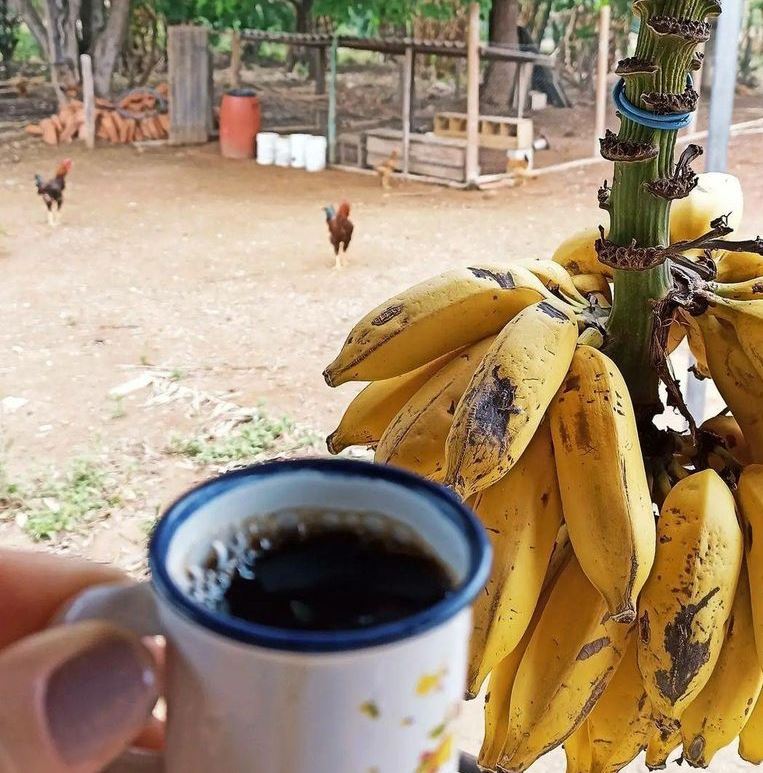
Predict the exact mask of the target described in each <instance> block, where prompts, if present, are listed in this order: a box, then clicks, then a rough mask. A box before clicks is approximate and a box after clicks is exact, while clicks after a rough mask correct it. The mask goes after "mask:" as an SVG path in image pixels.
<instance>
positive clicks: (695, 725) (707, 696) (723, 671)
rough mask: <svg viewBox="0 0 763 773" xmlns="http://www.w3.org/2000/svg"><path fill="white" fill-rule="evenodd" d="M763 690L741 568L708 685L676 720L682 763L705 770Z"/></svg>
mask: <svg viewBox="0 0 763 773" xmlns="http://www.w3.org/2000/svg"><path fill="white" fill-rule="evenodd" d="M761 687H763V670H761V666H760V663H759V662H758V656H757V653H756V651H755V633H754V628H753V623H752V605H751V602H750V584H749V582H748V578H747V572H746V571H745V570H744V569H743V570H742V573H741V575H740V577H739V584H738V586H737V593H736V598H735V599H734V606H733V607H732V609H731V615H730V617H729V619H728V622H727V623H726V636H725V639H724V641H723V647H722V648H721V654H720V656H719V658H718V662H717V663H716V664H715V668H714V669H713V673H712V675H711V677H710V679H709V680H708V682H707V684H706V685H705V686H704V687H703V688H702V691H701V692H700V693H699V695H697V697H696V698H695V699H694V700H693V701H692V702H691V703H690V704H689V705H688V706H687V707H686V710H685V711H684V712H683V714H682V715H681V737H682V739H683V747H684V759H685V760H686V762H688V763H689V764H690V765H692V766H693V767H696V768H706V767H708V766H709V765H710V763H711V762H712V759H713V757H714V756H715V754H716V753H717V752H718V751H720V750H721V749H723V748H724V747H725V746H728V744H730V743H731V742H732V741H733V740H734V739H735V738H736V737H737V736H738V735H739V733H740V732H741V730H742V728H743V727H744V726H745V723H746V722H747V719H748V717H749V715H750V712H751V711H752V709H753V707H754V706H755V702H756V701H757V700H758V696H759V695H760V690H761Z"/></svg>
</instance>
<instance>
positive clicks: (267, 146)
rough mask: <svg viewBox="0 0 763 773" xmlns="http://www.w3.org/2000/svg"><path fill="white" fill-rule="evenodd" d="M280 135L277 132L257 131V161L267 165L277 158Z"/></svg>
mask: <svg viewBox="0 0 763 773" xmlns="http://www.w3.org/2000/svg"><path fill="white" fill-rule="evenodd" d="M277 139H278V135H277V134H276V133H275V132H258V133H257V163H258V164H263V165H265V166H267V165H269V164H272V163H273V162H274V161H275V160H276V140H277Z"/></svg>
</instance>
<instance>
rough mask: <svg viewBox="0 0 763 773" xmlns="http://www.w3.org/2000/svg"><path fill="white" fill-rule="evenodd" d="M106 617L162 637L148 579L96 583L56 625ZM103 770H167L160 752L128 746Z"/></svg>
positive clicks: (142, 772) (161, 772)
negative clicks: (129, 581) (132, 581)
mask: <svg viewBox="0 0 763 773" xmlns="http://www.w3.org/2000/svg"><path fill="white" fill-rule="evenodd" d="M83 620H105V621H106V622H109V623H114V624H115V625H118V626H120V627H121V628H125V629H127V630H128V631H131V632H132V633H134V634H136V635H137V636H158V635H161V634H162V632H163V631H162V625H161V622H160V621H159V613H158V610H157V608H156V601H155V600H154V595H153V592H152V590H151V586H150V585H149V584H148V583H147V582H140V583H110V584H107V585H95V586H93V587H92V588H88V589H87V590H85V591H83V592H82V593H80V595H79V596H77V597H75V598H74V600H73V601H71V602H70V603H69V604H68V605H67V606H66V607H65V608H64V609H63V610H62V611H61V612H60V613H59V614H58V615H57V616H56V618H55V619H54V621H53V624H55V625H61V624H63V625H67V624H71V623H79V622H81V621H83ZM103 773H164V760H163V755H162V754H161V753H160V752H155V751H152V750H149V749H128V750H127V751H125V752H124V753H123V754H121V755H120V756H119V758H118V759H116V760H115V761H114V762H112V763H111V765H109V766H108V767H107V768H105V769H104V772H103Z"/></svg>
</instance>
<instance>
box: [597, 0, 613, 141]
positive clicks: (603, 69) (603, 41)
mask: <svg viewBox="0 0 763 773" xmlns="http://www.w3.org/2000/svg"><path fill="white" fill-rule="evenodd" d="M611 18H612V9H611V7H610V5H609V3H606V4H604V5H602V6H601V8H600V9H599V54H598V57H597V60H596V119H595V121H594V129H593V153H594V155H596V154H597V153H598V152H599V138H601V137H603V136H604V129H605V126H606V121H607V100H608V99H609V89H608V88H607V75H608V73H609V27H610V20H611Z"/></svg>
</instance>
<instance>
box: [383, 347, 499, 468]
mask: <svg viewBox="0 0 763 773" xmlns="http://www.w3.org/2000/svg"><path fill="white" fill-rule="evenodd" d="M494 340H495V336H490V337H488V338H486V339H484V340H482V341H480V342H478V343H476V344H473V345H472V346H469V347H467V348H466V349H464V350H463V351H461V353H460V354H458V355H457V356H456V357H455V358H454V359H452V360H451V361H450V362H448V363H447V364H446V365H444V366H443V367H442V368H440V369H439V370H438V371H437V372H436V373H435V374H434V375H433V376H432V377H431V378H429V379H428V380H427V381H426V382H425V383H424V385H423V386H421V387H420V388H419V389H418V390H417V391H416V392H415V393H414V394H413V395H412V396H411V397H410V398H409V399H408V401H407V402H406V403H405V404H404V405H403V407H402V408H401V409H400V410H399V411H398V412H397V414H396V415H395V417H394V418H393V419H392V421H391V422H390V423H389V425H388V426H387V429H386V430H385V431H384V433H383V434H382V436H381V438H380V440H379V443H378V445H377V446H376V454H375V457H374V458H375V460H376V461H377V462H379V463H381V464H393V465H395V466H396V467H404V468H405V469H407V470H411V471H412V472H415V473H418V474H419V475H422V476H424V477H425V478H432V479H435V480H441V479H442V477H443V474H444V465H445V439H446V438H447V436H448V432H449V431H450V428H451V425H452V424H453V414H454V412H455V410H456V405H457V404H458V401H459V400H460V399H461V396H462V395H463V393H464V391H465V390H466V387H467V386H468V384H469V381H470V380H471V378H472V376H473V375H474V371H475V370H476V369H477V367H478V365H479V364H480V362H481V361H482V358H483V357H484V356H485V353H486V352H487V350H488V349H489V348H490V345H491V344H492V343H493V341H494Z"/></svg>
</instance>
